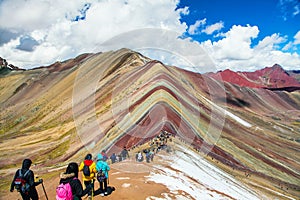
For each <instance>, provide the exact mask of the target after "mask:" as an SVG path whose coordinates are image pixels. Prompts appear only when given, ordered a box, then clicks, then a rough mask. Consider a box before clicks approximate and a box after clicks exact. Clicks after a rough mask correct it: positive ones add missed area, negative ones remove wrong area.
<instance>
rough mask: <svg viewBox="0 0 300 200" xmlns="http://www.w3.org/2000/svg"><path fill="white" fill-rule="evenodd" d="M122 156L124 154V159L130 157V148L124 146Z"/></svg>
mask: <svg viewBox="0 0 300 200" xmlns="http://www.w3.org/2000/svg"><path fill="white" fill-rule="evenodd" d="M121 156H122V160H125V159H126V158H129V153H128V150H127V149H126V147H124V148H123V150H122V151H121Z"/></svg>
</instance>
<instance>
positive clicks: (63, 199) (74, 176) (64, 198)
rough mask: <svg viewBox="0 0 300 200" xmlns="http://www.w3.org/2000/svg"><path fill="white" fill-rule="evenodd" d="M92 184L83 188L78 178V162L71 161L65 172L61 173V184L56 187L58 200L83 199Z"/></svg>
mask: <svg viewBox="0 0 300 200" xmlns="http://www.w3.org/2000/svg"><path fill="white" fill-rule="evenodd" d="M90 189H91V186H89V187H88V188H86V189H85V190H83V188H82V184H81V182H80V180H79V179H78V164H77V163H75V162H71V163H69V165H68V166H67V169H66V171H65V172H63V173H61V174H60V181H59V186H58V187H57V188H56V200H81V197H82V196H84V195H86V194H87V193H88V192H89V190H90Z"/></svg>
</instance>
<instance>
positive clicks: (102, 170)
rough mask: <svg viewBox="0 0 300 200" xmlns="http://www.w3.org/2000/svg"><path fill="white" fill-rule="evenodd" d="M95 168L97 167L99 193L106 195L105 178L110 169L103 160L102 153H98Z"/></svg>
mask: <svg viewBox="0 0 300 200" xmlns="http://www.w3.org/2000/svg"><path fill="white" fill-rule="evenodd" d="M96 169H97V180H98V181H99V185H100V188H99V190H100V195H101V196H104V195H105V196H106V195H108V191H107V182H108V181H107V180H108V171H109V170H110V167H109V165H108V164H107V162H106V161H105V158H103V155H102V154H98V157H97V164H96Z"/></svg>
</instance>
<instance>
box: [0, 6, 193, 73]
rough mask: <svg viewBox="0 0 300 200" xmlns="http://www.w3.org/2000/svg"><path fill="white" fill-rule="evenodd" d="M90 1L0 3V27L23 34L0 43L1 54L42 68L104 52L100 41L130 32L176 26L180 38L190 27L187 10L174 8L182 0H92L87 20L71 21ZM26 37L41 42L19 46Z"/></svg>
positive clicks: (12, 59)
mask: <svg viewBox="0 0 300 200" xmlns="http://www.w3.org/2000/svg"><path fill="white" fill-rule="evenodd" d="M86 3H87V1H85V0H81V1H67V2H62V1H59V0H44V1H39V0H27V1H24V0H4V1H2V2H1V3H0V29H5V30H9V31H10V32H12V31H17V32H19V33H20V35H19V37H17V38H14V39H12V40H10V42H7V43H5V44H3V45H2V46H0V52H1V54H2V55H1V56H2V57H4V58H6V59H7V60H8V61H9V62H10V63H12V64H15V65H17V66H19V67H29V66H39V65H45V64H50V63H52V62H55V61H56V60H64V59H66V58H69V57H74V56H77V55H78V54H80V53H85V52H92V51H101V49H98V45H99V44H101V43H102V42H104V41H106V40H108V39H110V38H112V37H114V36H117V35H119V34H122V33H126V32H128V31H131V30H136V29H142V28H154V27H155V28H163V29H168V30H173V31H175V32H178V33H179V35H178V36H180V35H181V34H183V33H184V32H185V31H186V29H187V26H186V24H185V23H181V22H180V21H179V19H180V17H181V15H186V14H188V8H187V7H185V8H181V9H176V7H177V4H178V3H179V1H178V0H166V1H152V0H145V1H143V2H141V1H140V0H127V1H114V0H106V1H97V0H91V1H90V3H91V6H90V8H89V9H88V10H87V12H86V18H85V20H80V21H72V19H74V18H75V17H76V16H78V15H81V13H80V10H81V9H82V8H83V7H84V5H85V4H86ZM12 10H13V11H14V14H13V15H12V13H11V11H12ZM7 19H10V20H7ZM25 36H26V37H29V38H33V39H35V40H36V41H37V42H39V45H38V46H34V47H35V48H34V49H33V51H32V52H24V51H20V50H17V49H16V48H17V46H19V45H20V39H21V38H24V37H25ZM155 39H158V40H159V38H155ZM151 40H153V38H151ZM124 47H125V46H124Z"/></svg>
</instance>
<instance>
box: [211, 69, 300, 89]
mask: <svg viewBox="0 0 300 200" xmlns="http://www.w3.org/2000/svg"><path fill="white" fill-rule="evenodd" d="M208 75H209V76H210V77H212V78H214V79H218V80H220V79H222V80H223V81H225V82H229V83H233V84H237V85H239V86H243V87H251V88H269V89H275V88H293V90H294V89H300V83H299V82H298V81H297V79H295V78H294V77H292V76H290V75H289V74H288V73H287V72H285V71H284V69H282V67H281V66H280V65H277V64H275V65H273V66H272V67H265V68H264V69H261V70H257V71H254V72H234V71H231V70H229V69H227V70H224V71H219V72H217V73H208Z"/></svg>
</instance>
